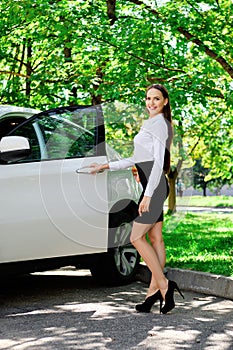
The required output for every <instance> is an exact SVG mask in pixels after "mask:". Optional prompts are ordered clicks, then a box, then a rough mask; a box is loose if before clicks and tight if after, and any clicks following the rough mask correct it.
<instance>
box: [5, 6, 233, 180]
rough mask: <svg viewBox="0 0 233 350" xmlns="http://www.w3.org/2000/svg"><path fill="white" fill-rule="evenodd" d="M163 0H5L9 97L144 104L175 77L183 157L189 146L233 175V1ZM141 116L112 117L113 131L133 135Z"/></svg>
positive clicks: (25, 101)
mask: <svg viewBox="0 0 233 350" xmlns="http://www.w3.org/2000/svg"><path fill="white" fill-rule="evenodd" d="M158 3H159V4H160V6H157V5H156V2H148V1H146V0H144V1H143V0H129V1H126V0H116V10H115V13H110V12H111V11H109V9H107V4H108V2H105V1H102V0H96V1H91V2H89V1H85V0H59V1H57V0H54V1H47V2H46V1H44V0H35V1H33V2H32V1H30V0H18V1H11V2H10V1H7V2H6V1H0V43H1V45H0V77H1V79H0V81H1V84H0V86H1V94H0V101H1V103H3V104H16V105H20V106H30V107H35V108H39V109H45V108H48V107H58V106H61V105H72V104H98V103H100V102H101V103H102V102H105V103H107V102H110V103H112V102H113V101H116V100H118V101H121V102H124V103H127V104H133V105H135V106H140V107H141V106H143V105H144V94H145V86H147V85H149V84H151V83H162V84H165V85H166V87H167V88H168V90H169V92H170V96H171V104H172V110H173V118H174V120H175V122H176V124H177V130H178V132H179V134H180V136H181V137H182V143H180V145H179V146H180V148H179V153H180V154H179V155H178V157H177V159H178V160H180V159H183V158H182V157H183V154H182V152H183V151H182V148H183V147H184V148H185V154H190V155H191V156H192V158H193V160H195V159H198V158H200V154H201V158H202V164H203V166H205V167H208V168H209V169H210V172H209V173H208V178H207V179H206V181H209V180H211V179H212V178H222V179H226V180H227V181H228V183H231V182H232V173H233V171H232V170H233V164H232V155H231V150H232V140H233V137H232V136H233V135H232V124H233V113H232V105H233V103H232V99H233V97H232V95H233V94H232V90H233V85H232V78H233V67H232V66H231V64H232V54H233V48H232V18H233V5H232V1H230V0H222V1H221V2H220V1H219V2H217V1H214V2H213V1H209V0H205V1H194V0H190V1H181V0H179V1H175V2H174V1H171V0H170V1H169V0H168V1H160V2H158ZM134 118H135V116H134V114H132V117H131V118H128V119H127V122H126V123H125V122H124V120H123V122H122V123H120V122H119V125H117V124H115V125H114V123H115V121H114V122H110V123H109V125H108V128H109V132H110V134H111V135H113V134H114V133H115V135H114V137H115V138H116V139H118V138H120V139H121V138H123V137H125V136H126V140H127V142H128V141H129V142H131V140H132V138H133V136H134V132H133V131H132V129H134V130H135V128H134V123H135V119H134ZM126 124H127V125H126ZM117 129H118V130H117ZM119 130H120V131H119ZM136 130H137V128H136ZM119 148H120V147H119Z"/></svg>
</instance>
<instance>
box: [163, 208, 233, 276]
mask: <svg viewBox="0 0 233 350" xmlns="http://www.w3.org/2000/svg"><path fill="white" fill-rule="evenodd" d="M163 231H164V235H163V236H164V241H165V246H166V253H167V264H166V266H168V267H176V268H182V269H190V270H196V271H202V272H209V273H214V274H220V275H225V276H233V214H215V213H208V214H207V213H204V214H203V213H202V214H199V213H198V214H196V213H195V214H191V213H186V214H182V213H177V214H175V215H173V216H170V217H168V216H166V217H165V222H164V230H163Z"/></svg>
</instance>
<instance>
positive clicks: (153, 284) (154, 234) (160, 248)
mask: <svg viewBox="0 0 233 350" xmlns="http://www.w3.org/2000/svg"><path fill="white" fill-rule="evenodd" d="M162 228H163V222H162V221H159V222H157V223H155V224H154V225H153V226H152V227H151V229H150V230H149V231H148V238H149V240H150V242H151V245H152V247H153V249H154V251H155V253H156V255H157V258H158V260H159V263H160V266H161V269H162V271H163V270H164V266H165V263H166V250H165V245H164V240H163V235H162ZM156 290H158V285H157V281H156V280H155V279H154V277H153V275H152V276H151V281H150V285H149V288H148V292H147V297H148V296H150V295H152V294H154V293H155V292H156Z"/></svg>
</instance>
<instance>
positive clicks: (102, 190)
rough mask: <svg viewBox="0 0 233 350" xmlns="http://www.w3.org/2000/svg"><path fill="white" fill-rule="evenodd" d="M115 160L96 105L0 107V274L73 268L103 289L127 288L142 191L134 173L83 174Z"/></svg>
mask: <svg viewBox="0 0 233 350" xmlns="http://www.w3.org/2000/svg"><path fill="white" fill-rule="evenodd" d="M119 158H120V157H119V154H118V153H117V152H116V151H115V150H113V149H112V148H111V147H109V146H108V145H107V144H106V142H105V127H104V119H103V111H102V108H101V107H100V106H72V107H62V108H57V109H51V110H48V111H45V112H40V111H37V110H32V109H29V108H20V107H14V106H0V193H1V195H0V203H1V204H0V207H1V211H0V272H1V273H7V274H9V273H12V272H13V273H19V272H20V273H21V272H35V271H43V270H48V269H55V268H59V267H62V266H67V265H73V266H76V267H77V268H89V269H90V270H91V272H92V275H93V276H95V277H97V278H98V279H100V280H102V281H104V282H111V283H125V282H129V281H131V280H132V279H133V277H134V275H135V272H136V269H137V266H138V263H139V255H138V253H137V251H136V250H135V248H134V247H133V246H132V245H131V244H130V240H129V236H130V232H131V226H132V220H133V219H134V218H135V216H136V215H137V204H136V203H137V202H138V199H139V196H140V191H141V190H140V186H139V185H138V183H137V182H136V181H135V179H134V176H133V174H132V170H131V169H127V170H122V171H104V172H102V173H98V174H96V175H93V174H90V169H89V168H88V166H89V165H90V164H91V163H95V162H96V163H105V162H107V161H110V160H117V159H119Z"/></svg>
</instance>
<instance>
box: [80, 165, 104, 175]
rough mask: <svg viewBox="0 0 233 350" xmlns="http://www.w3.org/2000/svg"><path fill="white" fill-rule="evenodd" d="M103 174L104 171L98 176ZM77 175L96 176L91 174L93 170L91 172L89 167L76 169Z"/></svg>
mask: <svg viewBox="0 0 233 350" xmlns="http://www.w3.org/2000/svg"><path fill="white" fill-rule="evenodd" d="M88 169H89V170H88ZM103 172H104V170H100V171H98V172H97V173H96V174H100V173H103ZM76 173H78V174H86V175H88V174H89V175H94V174H92V173H91V170H90V168H89V167H88V166H85V167H81V168H79V169H76Z"/></svg>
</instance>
